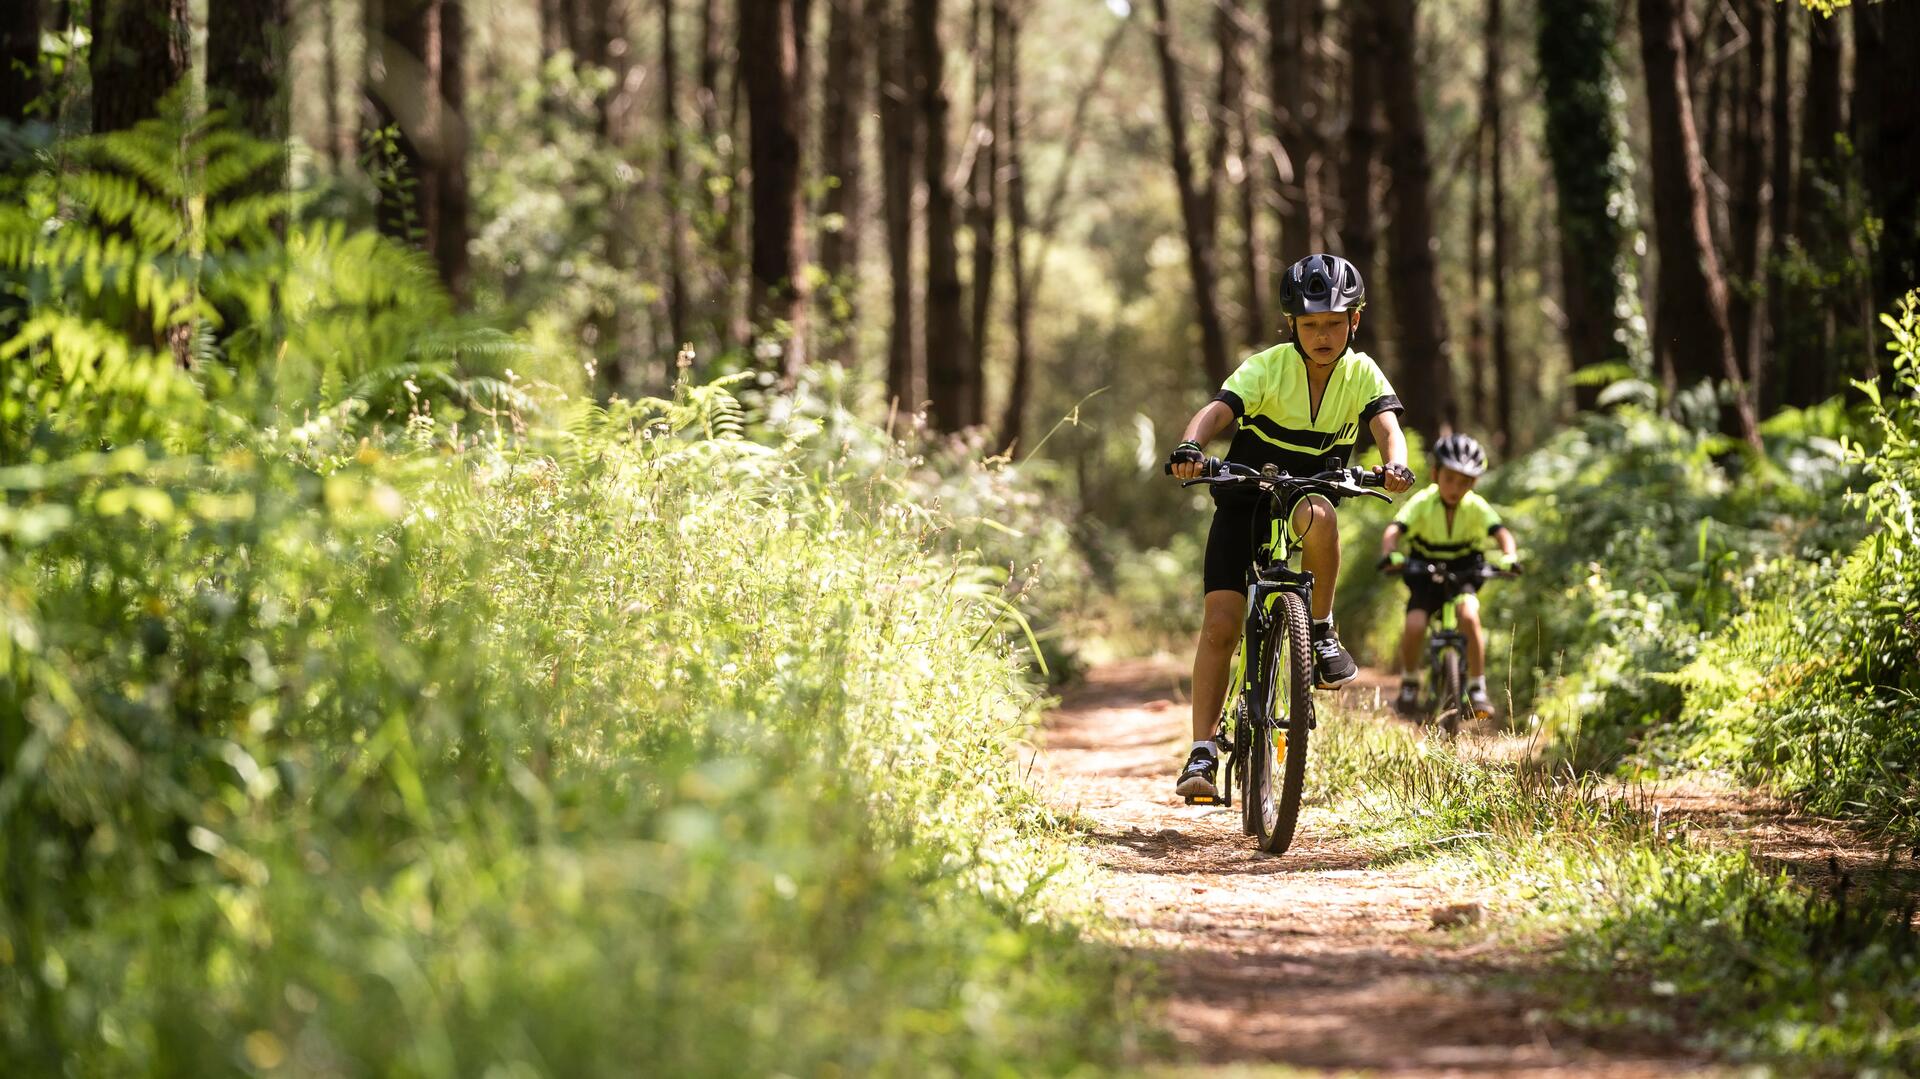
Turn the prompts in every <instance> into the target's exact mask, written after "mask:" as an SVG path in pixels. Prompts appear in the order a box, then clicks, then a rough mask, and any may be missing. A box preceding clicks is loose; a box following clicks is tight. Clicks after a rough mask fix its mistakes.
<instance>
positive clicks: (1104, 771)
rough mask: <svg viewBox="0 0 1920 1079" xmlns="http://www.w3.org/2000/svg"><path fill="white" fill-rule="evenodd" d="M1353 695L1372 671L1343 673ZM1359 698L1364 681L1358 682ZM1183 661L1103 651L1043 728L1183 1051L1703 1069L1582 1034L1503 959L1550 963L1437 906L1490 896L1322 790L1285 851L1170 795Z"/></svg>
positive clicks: (1677, 1054)
mask: <svg viewBox="0 0 1920 1079" xmlns="http://www.w3.org/2000/svg"><path fill="white" fill-rule="evenodd" d="M1347 696H1348V701H1349V704H1350V705H1351V704H1355V703H1357V704H1360V705H1361V706H1365V705H1367V704H1370V703H1371V699H1372V697H1373V690H1372V689H1371V688H1365V689H1362V690H1360V691H1359V692H1358V693H1355V692H1354V691H1351V690H1350V691H1348V694H1347ZM1356 698H1357V700H1356ZM1186 716H1187V705H1186V703H1185V699H1184V696H1183V695H1182V693H1181V679H1180V677H1179V674H1178V672H1177V671H1175V670H1173V669H1172V668H1170V667H1168V666H1166V665H1164V664H1155V663H1152V662H1147V661H1135V662H1127V663H1120V664H1114V665H1110V666H1107V667H1103V668H1100V669H1097V670H1095V671H1094V672H1092V674H1091V675H1090V676H1089V677H1088V678H1087V680H1086V681H1085V683H1084V684H1083V685H1081V686H1080V687H1079V688H1078V689H1076V690H1075V691H1074V692H1072V693H1071V694H1069V695H1068V697H1067V699H1066V700H1065V701H1064V702H1063V704H1062V706H1061V707H1060V708H1059V709H1058V710H1057V711H1056V712H1055V713H1054V714H1053V716H1052V717H1051V720H1050V722H1049V724H1048V727H1047V731H1046V743H1045V749H1044V752H1043V754H1042V758H1043V759H1042V762H1041V766H1042V768H1043V770H1044V771H1043V776H1044V778H1043V779H1042V780H1041V782H1042V783H1043V784H1044V787H1045V789H1046V791H1047V793H1048V798H1049V799H1050V800H1051V801H1052V802H1053V803H1054V804H1055V805H1057V806H1058V807H1060V808H1061V809H1063V810H1068V811H1072V812H1076V813H1077V814H1079V817H1080V819H1082V820H1084V821H1086V822H1088V823H1087V827H1088V829H1089V831H1090V839H1091V841H1092V846H1091V849H1090V854H1091V856H1092V857H1093V858H1094V859H1095V860H1096V861H1097V862H1098V863H1099V864H1100V865H1102V866H1103V867H1105V869H1106V871H1107V872H1106V876H1105V879H1104V880H1103V882H1102V884H1101V892H1102V895H1103V897H1104V902H1105V904H1106V906H1107V908H1108V910H1109V911H1110V913H1111V914H1112V915H1113V916H1114V917H1115V919H1116V920H1118V921H1119V922H1120V923H1121V924H1122V925H1123V926H1129V927H1132V928H1134V929H1136V930H1137V931H1138V932H1137V933H1136V934H1134V940H1133V941H1132V942H1131V943H1134V944H1135V945H1136V946H1137V947H1139V948H1140V949H1142V950H1143V951H1144V952H1145V953H1146V954H1148V956H1149V957H1150V958H1151V959H1152V960H1153V961H1154V962H1155V963H1156V965H1157V966H1158V967H1159V968H1160V970H1161V971H1162V972H1163V974H1164V977H1165V978H1166V980H1167V983H1168V984H1167V986H1166V989H1167V990H1168V994H1169V1012H1170V1014H1169V1016H1168V1019H1169V1025H1170V1026H1171V1028H1172V1030H1173V1033H1174V1035H1175V1037H1176V1038H1177V1039H1178V1040H1179V1043H1180V1054H1181V1056H1180V1062H1181V1063H1183V1064H1187V1065H1204V1064H1212V1063H1226V1062H1240V1063H1251V1062H1273V1063H1280V1064H1287V1065H1293V1066H1296V1067H1302V1068H1309V1069H1328V1070H1340V1071H1353V1070H1358V1071H1365V1072H1372V1073H1383V1074H1393V1075H1480V1074H1488V1075H1514V1076H1522V1075H1553V1076H1571V1075H1594V1076H1652V1075H1677V1074H1700V1073H1701V1072H1702V1071H1703V1070H1706V1069H1707V1068H1708V1065H1707V1064H1706V1062H1704V1061H1703V1060H1702V1059H1701V1058H1700V1057H1698V1056H1697V1055H1694V1054H1690V1053H1688V1052H1686V1051H1685V1050H1682V1049H1680V1048H1678V1047H1676V1046H1674V1045H1672V1044H1668V1043H1662V1042H1656V1041H1651V1040H1648V1039H1628V1038H1616V1039H1612V1040H1611V1041H1609V1042H1594V1041H1587V1040H1583V1039H1581V1038H1579V1037H1576V1036H1574V1035H1573V1034H1571V1033H1570V1032H1568V1031H1566V1030H1564V1029H1562V1028H1560V1027H1559V1026H1557V1025H1556V1024H1555V1023H1554V1022H1553V1021H1552V1020H1551V1019H1550V1018H1549V1017H1548V1016H1547V1014H1546V1013H1545V1011H1544V1009H1543V1008H1542V1007H1541V1004H1540V1002H1538V1001H1535V1000H1532V999H1529V998H1527V997H1526V996H1525V995H1523V993H1522V992H1521V991H1520V990H1517V989H1515V988H1512V987H1511V983H1512V982H1513V979H1510V978H1504V977H1503V975H1507V974H1512V973H1522V972H1525V971H1527V970H1529V969H1532V968H1535V967H1537V966H1538V965H1539V964H1540V963H1542V962H1543V960H1542V957H1541V956H1539V955H1538V954H1529V953H1527V952H1525V951H1524V950H1521V949H1516V948H1513V947H1511V946H1496V945H1490V944H1487V943H1484V942H1482V941H1481V940H1480V939H1479V937H1478V935H1477V934H1473V933H1470V932H1469V933H1462V932H1459V931H1456V930H1449V929H1440V928H1435V927H1434V921H1435V917H1434V915H1435V913H1436V911H1440V910H1442V909H1443V908H1447V907H1450V906H1453V905H1456V904H1463V903H1476V902H1479V901H1481V900H1482V899H1484V898H1486V897H1483V896H1476V895H1472V894H1462V893H1460V892H1458V891H1457V890H1449V889H1448V888H1447V887H1445V886H1443V885H1442V884H1441V883H1440V882H1438V881H1437V880H1435V879H1433V878H1432V876H1431V875H1429V874H1428V873H1427V872H1425V871H1424V870H1422V869H1421V868H1420V867H1418V866H1409V865H1395V866H1388V867H1383V868H1375V867H1370V866H1369V865H1368V860H1369V858H1368V852H1367V851H1366V850H1364V849H1362V848H1360V847H1358V846H1356V845H1354V844H1352V843H1351V842H1347V841H1342V840H1341V839H1339V838H1338V837H1337V836H1336V835H1335V829H1334V828H1333V827H1332V825H1333V823H1334V822H1333V821H1332V819H1331V818H1330V816H1329V811H1328V810H1327V809H1324V808H1320V807H1309V808H1308V809H1307V810H1306V811H1305V813H1304V814H1303V816H1302V819H1301V825H1300V837H1299V838H1298V839H1296V840H1295V843H1294V847H1293V849H1292V850H1290V851H1288V852H1287V854H1286V855H1284V856H1282V857H1279V858H1273V857H1268V856H1265V855H1261V854H1259V853H1257V852H1256V851H1254V850H1253V848H1252V845H1251V841H1250V840H1248V839H1247V838H1246V837H1245V836H1243V835H1242V834H1241V831H1240V825H1239V820H1238V812H1239V809H1238V807H1237V806H1236V807H1235V808H1234V809H1232V810H1222V809H1217V808H1202V807H1189V806H1185V805H1182V804H1180V801H1179V799H1178V798H1176V797H1174V796H1173V794H1172V789H1173V783H1172V776H1173V774H1174V771H1175V770H1176V768H1177V766H1178V763H1179V759H1180V756H1181V750H1182V748H1184V746H1185V744H1186V736H1185V733H1184V732H1185V730H1186V726H1187V719H1186Z"/></svg>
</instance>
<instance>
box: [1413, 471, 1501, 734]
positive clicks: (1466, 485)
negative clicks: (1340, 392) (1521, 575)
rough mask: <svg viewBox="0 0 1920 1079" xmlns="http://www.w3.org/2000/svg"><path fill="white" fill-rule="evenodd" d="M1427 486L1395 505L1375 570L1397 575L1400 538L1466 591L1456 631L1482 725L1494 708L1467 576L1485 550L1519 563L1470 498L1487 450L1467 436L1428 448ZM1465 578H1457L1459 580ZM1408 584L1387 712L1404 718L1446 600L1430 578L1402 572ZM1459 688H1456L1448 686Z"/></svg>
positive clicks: (1496, 521) (1489, 509)
mask: <svg viewBox="0 0 1920 1079" xmlns="http://www.w3.org/2000/svg"><path fill="white" fill-rule="evenodd" d="M1429 456H1430V458H1431V459H1432V461H1433V466H1434V468H1433V485H1432V486H1430V487H1428V488H1427V489H1426V490H1424V491H1421V492H1420V493H1419V494H1417V495H1414V496H1413V497H1412V498H1409V499H1407V501H1406V502H1405V503H1404V504H1403V505H1401V507H1400V512H1399V513H1397V514H1395V515H1394V518H1393V523H1392V524H1389V525H1388V526H1387V530H1386V532H1385V533H1384V534H1383V535H1382V536H1381V537H1380V565H1381V568H1382V569H1385V570H1387V571H1388V572H1395V573H1397V572H1400V571H1401V569H1402V567H1404V566H1405V565H1406V562H1407V556H1406V555H1404V554H1402V553H1400V549H1399V547H1400V537H1401V536H1402V535H1405V536H1406V537H1407V540H1408V545H1409V546H1410V547H1411V548H1412V550H1413V556H1414V557H1415V558H1417V559H1422V560H1425V561H1426V562H1430V563H1438V564H1440V566H1441V567H1442V568H1443V570H1445V571H1450V572H1451V573H1452V574H1453V576H1454V579H1455V580H1458V581H1459V582H1460V583H1458V584H1457V585H1455V586H1454V587H1455V588H1456V589H1457V590H1458V591H1459V592H1463V593H1465V594H1464V595H1461V596H1460V597H1459V603H1458V606H1457V608H1456V609H1457V610H1458V612H1459V619H1460V630H1461V633H1462V634H1463V635H1464V636H1465V637H1466V639H1467V703H1468V705H1469V706H1470V707H1472V709H1473V711H1474V714H1475V715H1477V716H1479V717H1480V718H1481V719H1485V718H1486V717H1488V716H1490V715H1492V714H1493V702H1492V701H1491V700H1490V699H1488V697H1487V660H1486V635H1485V634H1484V633H1483V632H1482V631H1481V628H1480V600H1479V597H1478V596H1476V595H1475V594H1474V591H1475V585H1474V583H1473V581H1472V579H1471V573H1469V572H1467V571H1471V570H1476V569H1478V568H1479V567H1480V566H1481V564H1482V562H1483V559H1484V557H1485V555H1484V552H1485V549H1486V547H1487V545H1488V544H1490V543H1491V544H1494V545H1496V546H1498V547H1499V549H1500V554H1499V556H1498V560H1497V561H1496V562H1495V564H1496V565H1498V566H1499V567H1500V568H1502V569H1512V568H1513V566H1514V565H1515V563H1516V561H1517V560H1518V555H1517V554H1516V545H1515V543H1514V539H1513V533H1512V532H1510V531H1508V530H1507V526H1506V525H1504V524H1502V523H1501V521H1500V514H1499V512H1498V511H1497V510H1495V509H1494V508H1493V505H1492V504H1491V503H1489V502H1488V501H1487V500H1486V499H1485V498H1482V497H1481V496H1480V495H1479V494H1477V493H1475V491H1474V489H1473V488H1474V485H1475V484H1477V483H1479V482H1480V475H1481V474H1482V473H1484V472H1485V471H1486V470H1487V451H1486V450H1484V449H1482V448H1481V447H1480V443H1479V442H1477V441H1475V440H1474V438H1473V437H1472V436H1471V435H1447V436H1446V437H1444V438H1442V439H1441V440H1440V441H1438V442H1435V443H1434V444H1433V449H1432V451H1431V452H1430V455H1429ZM1463 577H1464V578H1467V579H1465V580H1461V578H1463ZM1406 582H1407V590H1408V596H1407V618H1406V623H1405V625H1404V626H1403V627H1402V628H1401V632H1400V696H1399V697H1397V698H1396V699H1395V700H1394V702H1393V706H1394V710H1395V711H1397V712H1399V713H1400V714H1401V715H1411V714H1413V713H1415V712H1417V711H1418V710H1419V708H1420V691H1421V686H1420V680H1421V677H1422V675H1423V673H1424V668H1423V666H1422V664H1421V662H1420V646H1421V643H1422V642H1423V640H1424V639H1425V637H1426V633H1427V623H1428V622H1429V620H1431V619H1432V618H1433V616H1434V614H1435V613H1436V612H1438V611H1439V610H1440V608H1441V605H1442V604H1444V603H1445V602H1446V601H1447V599H1448V598H1449V597H1448V596H1447V595H1446V594H1445V588H1444V587H1443V586H1442V584H1441V583H1440V582H1438V581H1436V580H1434V579H1433V578H1432V576H1430V575H1424V574H1423V575H1415V574H1409V575H1407V576H1406ZM1455 688H1456V689H1457V688H1458V687H1457V686H1456V687H1455Z"/></svg>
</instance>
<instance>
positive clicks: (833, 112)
mask: <svg viewBox="0 0 1920 1079" xmlns="http://www.w3.org/2000/svg"><path fill="white" fill-rule="evenodd" d="M867 38H868V29H867V22H866V5H865V3H864V2H863V0H830V3H829V7H828V12H827V66H826V70H825V76H824V78H825V84H824V86H823V87H822V90H823V93H822V100H821V110H820V168H821V171H822V173H823V174H824V175H825V177H826V180H827V183H828V185H829V186H828V187H827V193H826V196H825V198H824V199H823V200H822V209H824V210H825V211H826V214H825V216H826V218H827V220H828V221H829V222H832V224H831V225H830V226H828V227H826V228H823V229H822V230H821V234H820V269H821V272H822V273H824V274H825V275H826V278H827V280H828V281H830V282H833V285H832V286H831V287H832V288H833V289H834V290H835V291H836V295H837V297H838V301H839V304H840V309H841V311H842V312H843V314H842V315H841V316H840V318H839V322H840V324H841V326H840V329H841V333H840V335H839V338H840V340H839V343H838V344H837V345H836V350H837V351H838V353H839V354H840V355H841V356H842V357H845V358H851V356H852V351H851V349H852V342H853V338H854V335H855V330H856V328H857V327H858V325H859V305H858V304H857V303H856V299H857V294H858V291H859V289H858V287H857V286H858V277H859V269H860V241H861V237H862V233H863V227H864V214H863V212H862V203H863V201H864V197H865V191H864V184H863V176H862V171H863V170H862V169H861V165H860V128H861V123H860V121H861V118H862V117H864V116H865V115H866V111H867V110H866V109H864V108H862V107H861V94H860V90H859V88H860V87H862V86H865V85H866V80H867V71H866V65H867V51H868V41H867Z"/></svg>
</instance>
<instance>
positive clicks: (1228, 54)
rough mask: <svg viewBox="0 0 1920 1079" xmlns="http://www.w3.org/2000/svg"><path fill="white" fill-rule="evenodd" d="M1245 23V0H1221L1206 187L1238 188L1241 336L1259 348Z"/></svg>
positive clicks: (1262, 335) (1262, 307)
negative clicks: (1212, 137)
mask: <svg viewBox="0 0 1920 1079" xmlns="http://www.w3.org/2000/svg"><path fill="white" fill-rule="evenodd" d="M1247 28H1248V19H1247V13H1246V11H1245V9H1244V0H1220V2H1219V6H1218V7H1216V8H1215V9H1214V41H1215V44H1216V45H1217V47H1218V48H1219V50H1220V84H1219V85H1220V94H1219V99H1218V100H1217V101H1216V102H1215V103H1214V108H1215V110H1216V112H1215V115H1216V117H1217V126H1216V128H1215V139H1216V144H1215V152H1214V155H1213V159H1214V162H1215V164H1214V166H1213V171H1212V172H1211V173H1210V174H1209V176H1208V186H1209V188H1210V189H1211V190H1213V191H1214V192H1217V191H1218V190H1219V185H1220V183H1221V182H1222V181H1223V180H1224V181H1225V182H1227V183H1231V184H1232V185H1233V187H1234V194H1235V200H1234V202H1235V207H1236V213H1237V216H1238V218H1239V225H1240V237H1239V239H1240V268H1241V272H1242V273H1243V274H1244V281H1245V288H1244V293H1243V295H1242V299H1241V302H1242V308H1241V319H1240V327H1241V340H1242V341H1243V342H1244V343H1245V345H1246V346H1247V348H1249V349H1251V350H1258V349H1260V348H1264V347H1265V346H1266V344H1267V341H1268V339H1269V336H1270V335H1271V334H1272V333H1273V325H1272V324H1271V323H1270V322H1268V320H1267V275H1268V272H1269V270H1268V267H1267V260H1266V251H1265V249H1264V248H1263V247H1262V246H1261V243H1260V182H1259V174H1260V170H1259V169H1258V168H1256V167H1255V165H1254V160H1255V152H1256V151H1255V145H1254V141H1253V109H1252V106H1251V105H1250V104H1249V103H1248V101H1247V80H1246V67H1245V64H1244V62H1243V60H1242V57H1241V55H1240V48H1241V42H1242V41H1243V40H1244V39H1245V38H1246V37H1247ZM1216 197H1217V195H1216ZM1210 216H1211V215H1210Z"/></svg>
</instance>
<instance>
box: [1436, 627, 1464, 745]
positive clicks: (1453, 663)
mask: <svg viewBox="0 0 1920 1079" xmlns="http://www.w3.org/2000/svg"><path fill="white" fill-rule="evenodd" d="M1465 662H1466V661H1465V657H1463V656H1461V655H1460V653H1459V651H1458V650H1457V649H1453V648H1448V649H1445V650H1444V651H1442V652H1441V653H1440V661H1439V663H1438V666H1439V668H1440V669H1439V671H1437V672H1436V673H1437V674H1438V675H1439V684H1440V729H1441V730H1443V731H1445V732H1447V733H1448V734H1455V733H1458V732H1459V730H1460V720H1461V719H1462V718H1464V717H1465V715H1466V711H1465V709H1466V672H1465V671H1464V670H1463V669H1462V668H1463V667H1464V666H1465Z"/></svg>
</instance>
